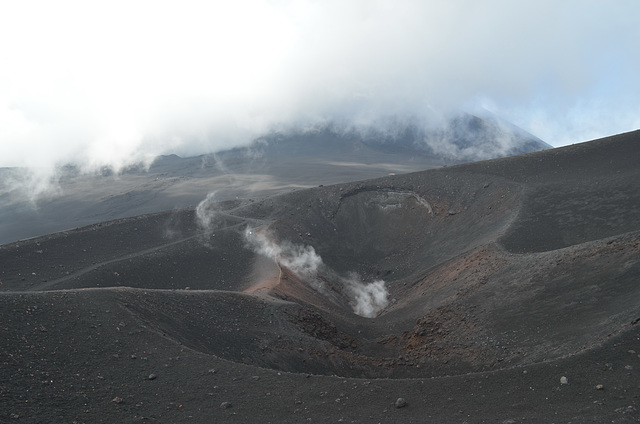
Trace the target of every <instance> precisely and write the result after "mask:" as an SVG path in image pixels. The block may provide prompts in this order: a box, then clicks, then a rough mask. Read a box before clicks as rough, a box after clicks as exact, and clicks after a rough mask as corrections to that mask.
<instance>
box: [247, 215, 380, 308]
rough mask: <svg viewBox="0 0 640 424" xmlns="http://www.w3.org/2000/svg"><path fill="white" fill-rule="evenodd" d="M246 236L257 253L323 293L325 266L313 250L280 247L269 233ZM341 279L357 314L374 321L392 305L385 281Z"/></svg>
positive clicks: (253, 232) (354, 277) (289, 245)
mask: <svg viewBox="0 0 640 424" xmlns="http://www.w3.org/2000/svg"><path fill="white" fill-rule="evenodd" d="M244 236H245V239H246V241H247V244H248V245H249V247H250V248H251V249H252V250H253V251H254V252H256V253H258V254H260V255H263V256H266V257H268V258H271V259H272V260H274V261H275V262H277V263H278V264H279V265H281V266H284V267H286V268H288V269H289V270H291V271H292V272H293V273H294V274H296V275H297V276H298V277H299V278H301V279H303V280H304V281H305V282H307V283H310V284H312V286H313V287H314V288H316V289H319V290H321V289H322V288H323V285H322V282H321V281H320V280H319V279H318V278H317V277H318V272H319V270H320V269H321V267H323V266H324V264H323V262H322V258H321V257H320V255H318V254H317V253H316V251H315V249H314V248H313V246H303V245H299V244H293V243H291V242H288V241H283V242H280V243H277V242H276V241H275V239H274V237H272V236H271V235H270V234H269V233H268V232H267V231H264V230H255V229H253V228H251V227H247V229H246V230H245V233H244ZM338 279H339V282H340V283H341V284H342V286H343V291H344V293H345V294H346V295H347V296H348V297H349V303H350V304H351V307H352V308H353V312H354V313H355V314H357V315H360V316H363V317H366V318H374V317H375V316H377V315H378V313H379V312H380V311H381V310H383V309H384V308H385V307H386V306H387V305H388V303H389V301H388V300H387V296H388V292H387V289H386V287H385V282H384V281H382V280H376V281H374V282H372V283H365V282H363V281H362V279H361V277H360V276H359V275H358V274H356V273H350V274H349V276H348V277H347V278H338Z"/></svg>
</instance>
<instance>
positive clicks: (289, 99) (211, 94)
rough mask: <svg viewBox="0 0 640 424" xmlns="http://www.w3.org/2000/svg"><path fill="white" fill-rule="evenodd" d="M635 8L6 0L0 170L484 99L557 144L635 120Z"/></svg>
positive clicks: (623, 127) (143, 153) (172, 149)
mask: <svg viewBox="0 0 640 424" xmlns="http://www.w3.org/2000/svg"><path fill="white" fill-rule="evenodd" d="M639 14H640V3H638V2H635V1H619V2H616V3H615V5H612V4H611V3H610V2H608V1H592V2H588V3H585V2H582V1H578V0H574V1H571V0H570V1H564V2H562V3H558V2H555V1H550V0H542V1H540V0H537V1H519V2H513V1H508V0H490V1H487V2H482V3H481V4H480V3H475V2H468V1H456V0H454V1H447V2H429V1H421V0H403V1H401V2H387V1H375V2H371V1H365V0H356V1H349V2H344V1H337V0H327V1H322V2H316V1H304V0H300V1H293V0H291V1H288V0H285V1H269V0H244V1H242V0H240V1H234V2H205V1H197V0H190V1H184V2H180V3H177V2H152V1H136V2H128V1H118V0H115V1H113V2H109V4H108V5H107V4H99V3H95V2H79V1H75V0H62V1H59V2H55V3H53V2H46V1H38V0H35V1H34V0H24V1H20V2H3V3H2V5H1V6H0V40H2V42H0V59H1V61H2V67H0V122H1V123H2V124H1V125H0V143H1V146H2V154H1V155H0V166H28V167H33V168H39V169H44V170H49V172H51V169H52V168H53V167H54V166H57V165H61V164H64V163H67V162H69V161H75V162H77V163H81V164H82V165H83V166H85V167H87V168H95V167H100V166H105V165H108V166H111V167H113V168H114V169H120V168H121V167H122V166H125V165H126V164H128V163H131V162H132V161H145V160H148V159H149V158H150V157H151V158H152V157H154V156H155V155H158V154H163V153H176V154H180V155H196V154H200V153H205V152H212V151H216V150H220V149H224V148H229V147H232V146H237V145H242V144H246V143H248V142H250V141H251V140H252V139H253V137H255V136H256V135H259V134H262V133H264V132H265V131H267V130H269V129H271V128H273V126H274V125H280V124H282V123H284V124H286V125H293V126H300V125H302V126H304V125H307V124H309V123H313V122H316V121H318V120H327V119H328V120H335V119H344V120H347V121H350V122H357V123H370V122H375V121H376V120H377V118H379V117H380V116H395V115H400V116H403V115H407V114H408V115H417V116H421V115H422V114H424V113H428V112H430V111H437V112H441V111H446V110H451V109H459V108H462V109H474V108H476V107H483V108H485V109H488V110H490V111H492V112H494V113H496V114H498V115H499V116H502V117H504V118H506V119H507V120H509V121H511V122H514V123H515V124H516V125H519V126H521V127H523V128H524V129H525V130H528V131H529V132H531V133H533V134H534V135H537V136H538V137H540V138H542V139H543V140H545V141H547V142H549V143H551V144H553V145H561V144H567V143H572V142H578V141H584V140H586V139H589V138H594V137H598V136H604V135H610V134H613V133H617V132H622V131H627V130H632V129H635V128H637V127H638V126H640V118H638V117H639V116H640V105H639V104H638V100H637V99H638V98H640V83H639V82H638V78H637V75H638V74H640V59H639V56H638V55H637V54H636V53H637V51H638V50H639V49H640V46H639V45H638V43H640V41H638V40H640V26H638V25H637V22H636V21H635V20H634V19H633V18H634V17H635V16H638V15H639Z"/></svg>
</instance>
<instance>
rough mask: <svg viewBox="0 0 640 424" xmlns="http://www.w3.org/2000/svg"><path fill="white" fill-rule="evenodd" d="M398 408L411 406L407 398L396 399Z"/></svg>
mask: <svg viewBox="0 0 640 424" xmlns="http://www.w3.org/2000/svg"><path fill="white" fill-rule="evenodd" d="M395 405H396V408H404V407H406V406H409V404H408V403H407V401H406V400H405V398H398V399H397V400H396V404H395Z"/></svg>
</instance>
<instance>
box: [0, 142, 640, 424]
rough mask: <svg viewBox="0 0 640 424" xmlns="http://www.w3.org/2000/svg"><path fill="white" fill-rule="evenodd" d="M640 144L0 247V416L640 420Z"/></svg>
mask: <svg viewBox="0 0 640 424" xmlns="http://www.w3.org/2000/svg"><path fill="white" fill-rule="evenodd" d="M639 160H640V132H633V133H627V134H621V135H618V136H614V137H609V138H605V139H601V140H595V141H592V142H588V143H583V144H578V145H574V146H569V147H565V148H561V149H554V150H548V151H543V152H538V153H531V154H527V155H522V156H517V157H510V158H504V159H498V160H492V161H485V162H476V163H471V164H465V165H459V166H454V167H446V168H439V169H435V170H429V171H424V172H419V173H412V174H405V175H397V176H390V177H385V178H381V179H377V180H367V181H362V182H356V183H349V184H341V185H335V186H326V187H318V188H315V189H309V190H301V191H295V192H292V193H289V194H286V195H280V196H274V197H269V198H266V199H264V200H260V201H250V200H238V201H229V202H220V203H210V204H203V206H202V207H201V208H199V216H200V218H202V217H205V218H206V219H205V220H204V221H203V220H202V219H198V216H197V215H198V214H197V213H196V210H194V209H184V210H180V211H173V212H166V213H158V214H153V215H143V216H139V217H135V218H129V219H121V220H117V221H111V222H105V223H102V224H98V225H93V226H90V227H84V228H80V229H77V230H72V231H66V232H62V233H56V234H51V235H48V236H45V237H39V238H35V239H29V240H24V241H20V242H17V243H11V244H6V245H3V246H0V264H1V268H0V279H1V281H2V284H1V285H0V290H1V292H0V302H1V303H2V304H1V305H0V311H1V312H0V313H1V314H2V315H1V319H0V328H1V329H2V331H1V333H0V334H1V335H0V337H1V339H0V340H2V351H1V354H0V355H1V356H0V361H1V362H2V364H1V365H2V366H1V367H0V421H2V422H5V421H7V422H13V421H15V422H61V423H62V422H65V423H68V422H163V423H164V422H167V423H173V422H219V421H222V422H261V423H267V422H273V423H276V422H277V423H286V422H290V423H298V422H359V423H367V422H407V423H411V422H415V423H422V422H455V423H463V422H467V423H476V422H487V423H508V422H511V423H512V422H520V421H525V420H526V422H544V423H549V422H558V423H560V422H576V423H577V422H581V423H582V422H597V423H602V422H638V421H640V401H639V397H638V396H640V378H639V374H638V373H639V372H640V326H638V323H639V322H640V306H639V305H640V212H638V211H639V210H640V166H639V165H640V162H639ZM204 223H206V224H207V225H206V226H205V225H203V224H204ZM320 258H321V259H320ZM382 281H383V282H384V287H385V288H386V290H387V291H388V295H387V300H388V303H384V302H380V304H379V305H378V306H379V307H380V308H379V309H375V310H374V311H373V313H371V314H370V315H372V316H371V317H365V316H361V315H357V314H355V313H354V311H359V310H358V305H359V303H358V293H360V292H359V291H358V289H362V288H363V287H365V288H366V287H369V288H371V287H373V285H374V284H378V285H380V284H382V283H381V282H382ZM376 282H377V283H376ZM365 315H366V314H365ZM398 398H403V399H404V400H405V401H406V405H405V403H404V402H397V400H398ZM396 402H397V403H396ZM397 406H399V407H397Z"/></svg>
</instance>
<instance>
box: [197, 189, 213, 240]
mask: <svg viewBox="0 0 640 424" xmlns="http://www.w3.org/2000/svg"><path fill="white" fill-rule="evenodd" d="M215 197H216V192H215V191H212V192H211V193H209V194H207V197H205V198H204V200H202V201H201V202H200V203H198V206H196V220H197V222H198V225H199V226H200V228H202V229H203V230H204V232H205V234H206V235H209V234H211V231H213V224H214V222H215V218H216V214H217V210H216V208H215V204H216V202H215Z"/></svg>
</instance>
